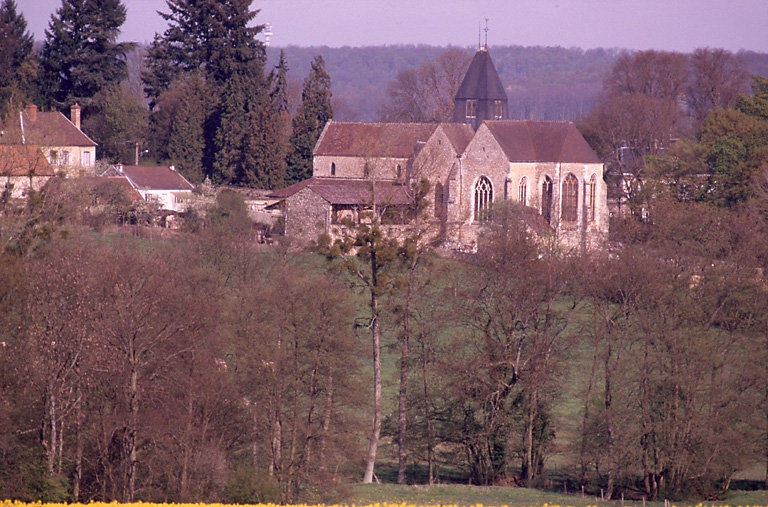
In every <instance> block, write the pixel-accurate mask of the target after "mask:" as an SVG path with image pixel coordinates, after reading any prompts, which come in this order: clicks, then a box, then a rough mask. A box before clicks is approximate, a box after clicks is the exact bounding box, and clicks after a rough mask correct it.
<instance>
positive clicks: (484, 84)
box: [456, 48, 507, 102]
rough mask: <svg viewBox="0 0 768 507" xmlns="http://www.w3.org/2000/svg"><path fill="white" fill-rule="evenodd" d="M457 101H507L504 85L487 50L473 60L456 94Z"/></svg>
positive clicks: (479, 52)
mask: <svg viewBox="0 0 768 507" xmlns="http://www.w3.org/2000/svg"><path fill="white" fill-rule="evenodd" d="M456 99H458V100H461V99H477V100H503V101H504V102H506V101H507V93H506V92H505V91H504V85H502V84H501V79H500V78H499V73H498V72H496V66H495V65H493V60H491V55H490V54H489V53H488V50H487V49H486V48H481V49H479V50H478V51H477V53H475V56H474V57H473V58H472V62H471V63H470V64H469V68H468V69H467V73H466V74H464V80H463V81H462V82H461V85H460V86H459V90H458V91H457V92H456Z"/></svg>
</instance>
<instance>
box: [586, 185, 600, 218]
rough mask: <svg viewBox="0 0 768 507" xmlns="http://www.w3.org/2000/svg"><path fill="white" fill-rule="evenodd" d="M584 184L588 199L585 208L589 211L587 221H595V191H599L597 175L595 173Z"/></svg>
mask: <svg viewBox="0 0 768 507" xmlns="http://www.w3.org/2000/svg"><path fill="white" fill-rule="evenodd" d="M584 186H585V191H584V198H585V199H586V202H585V203H584V210H585V211H586V213H587V222H594V221H595V201H596V195H595V192H597V177H596V176H595V175H594V174H593V175H592V177H590V178H589V182H587V183H585V185H584Z"/></svg>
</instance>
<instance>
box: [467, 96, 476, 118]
mask: <svg viewBox="0 0 768 507" xmlns="http://www.w3.org/2000/svg"><path fill="white" fill-rule="evenodd" d="M467 118H477V100H475V99H469V100H467Z"/></svg>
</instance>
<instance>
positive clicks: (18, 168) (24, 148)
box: [0, 144, 53, 183]
mask: <svg viewBox="0 0 768 507" xmlns="http://www.w3.org/2000/svg"><path fill="white" fill-rule="evenodd" d="M30 173H32V174H33V175H35V176H53V168H52V167H51V164H50V163H48V160H47V159H46V158H45V156H44V155H43V152H42V151H40V147H39V146H31V145H28V144H27V145H20V144H17V145H0V177H2V176H29V175H30ZM0 183H2V182H0Z"/></svg>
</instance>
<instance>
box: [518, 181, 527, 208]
mask: <svg viewBox="0 0 768 507" xmlns="http://www.w3.org/2000/svg"><path fill="white" fill-rule="evenodd" d="M517 200H518V201H520V204H522V205H523V206H526V205H528V178H526V177H525V176H523V177H522V178H520V184H519V185H518V186H517Z"/></svg>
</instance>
